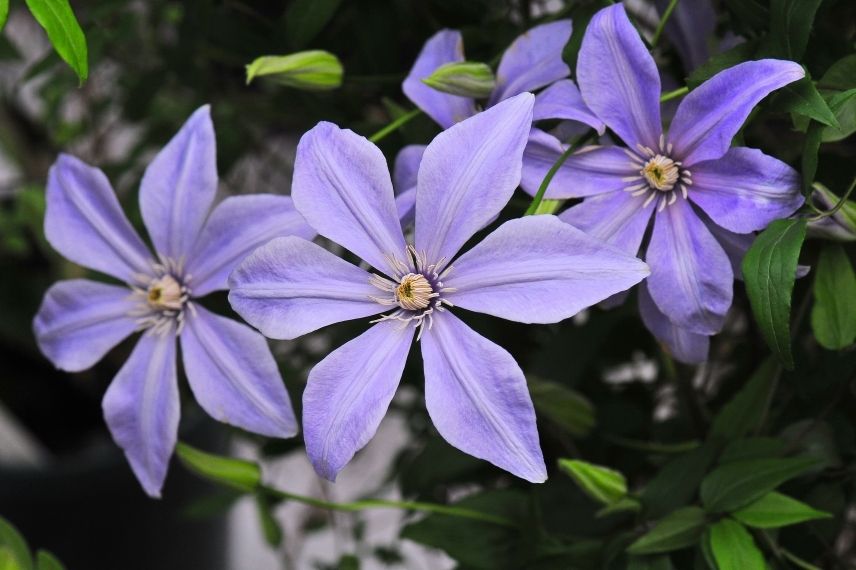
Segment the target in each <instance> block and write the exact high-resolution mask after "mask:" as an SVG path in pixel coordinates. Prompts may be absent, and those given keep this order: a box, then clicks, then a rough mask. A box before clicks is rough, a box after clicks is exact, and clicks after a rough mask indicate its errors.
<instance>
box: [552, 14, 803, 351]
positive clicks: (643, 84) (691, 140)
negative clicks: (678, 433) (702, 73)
mask: <svg viewBox="0 0 856 570" xmlns="http://www.w3.org/2000/svg"><path fill="white" fill-rule="evenodd" d="M803 76H804V72H803V69H802V68H801V67H800V66H799V65H797V64H796V63H793V62H789V61H780V60H773V59H765V60H760V61H749V62H745V63H742V64H739V65H736V66H734V67H732V68H730V69H726V70H725V71H722V72H720V73H718V74H717V75H715V76H714V77H712V78H711V79H709V80H708V81H706V82H705V83H703V84H702V85H700V86H699V87H698V88H696V89H695V90H693V91H692V92H691V93H689V95H687V96H686V98H685V99H684V100H683V101H682V102H681V104H680V106H679V107H678V110H677V113H676V114H675V118H674V120H673V121H672V123H671V126H670V128H669V131H668V132H664V131H663V129H662V125H661V122H660V106H659V96H660V78H659V74H658V72H657V68H656V65H655V64H654V60H653V59H652V58H651V56H650V54H649V53H648V52H647V50H646V49H645V46H644V44H643V43H642V40H641V39H640V38H639V36H638V34H637V33H636V31H635V29H634V28H633V26H632V24H631V23H630V21H629V20H628V18H627V15H626V14H625V12H624V8H623V7H622V6H621V5H615V6H612V7H609V8H605V9H603V10H601V11H600V12H598V13H597V14H596V15H595V16H594V18H593V19H592V21H591V23H590V24H589V27H588V29H587V30H586V34H585V37H584V38H583V43H582V48H581V49H580V55H579V64H578V67H577V77H578V81H579V85H580V90H581V92H582V96H583V99H584V100H585V102H586V103H587V104H588V106H589V107H590V108H591V109H592V110H593V111H594V112H595V113H596V114H597V115H598V116H599V117H600V118H601V119H602V120H603V121H604V123H606V125H607V126H608V127H609V128H610V129H612V131H613V132H614V133H615V134H616V135H617V136H618V137H619V138H620V139H621V140H622V141H624V142H625V143H626V144H627V147H626V148H622V147H617V146H593V147H588V148H584V149H582V150H581V151H580V152H578V153H575V154H574V155H572V156H571V157H570V158H569V159H568V161H567V162H566V163H565V169H566V172H567V174H568V178H566V179H567V180H575V183H574V184H573V185H572V184H557V185H556V186H552V185H551V187H550V190H548V192H547V196H548V197H551V198H571V197H586V199H585V200H584V201H583V202H582V203H580V204H578V205H576V206H574V207H572V208H570V209H569V210H567V211H566V212H564V213H563V214H562V215H561V216H560V217H561V219H562V220H564V221H566V222H568V223H569V224H572V225H574V226H575V227H577V228H579V229H581V230H583V231H585V232H587V233H589V234H591V235H592V236H595V237H598V238H601V239H604V240H607V241H608V242H609V243H611V244H613V245H616V246H617V247H619V248H621V249H623V250H624V251H627V252H628V253H636V252H638V251H639V250H640V246H641V245H642V242H643V237H644V235H645V233H646V231H647V229H648V227H649V225H651V222H652V219H653V231H652V232H651V237H650V241H649V242H648V245H647V248H646V251H645V259H646V261H647V262H648V264H649V265H650V267H651V276H650V278H649V279H648V280H647V281H646V283H645V284H644V285H643V286H642V287H641V288H640V309H641V313H642V318H643V320H644V321H645V324H646V325H647V327H648V328H649V329H650V330H651V331H652V332H653V333H654V335H655V336H656V337H657V338H658V339H659V340H660V341H662V342H664V343H665V344H666V345H667V346H668V347H669V348H670V349H671V351H672V352H673V354H674V356H675V357H676V358H678V359H679V360H682V361H685V362H700V361H703V360H705V359H706V357H707V352H708V341H709V339H708V337H709V336H710V335H713V334H715V333H717V332H718V331H719V330H720V328H721V327H722V324H723V321H724V318H725V314H726V312H727V311H728V309H729V307H730V306H731V301H732V287H733V279H734V277H735V276H738V277H739V273H738V271H739V266H740V261H741V259H742V256H743V253H745V251H746V249H747V248H748V247H749V244H750V243H751V240H752V237H753V234H752V232H755V231H758V230H762V229H764V228H765V227H766V226H767V224H769V223H770V222H771V221H773V220H776V219H778V218H783V217H786V216H788V215H790V214H792V213H793V212H794V211H796V210H797V209H798V208H799V207H800V206H801V205H802V203H803V198H802V196H801V195H800V192H799V180H798V176H797V173H796V172H795V171H794V170H793V169H792V168H790V167H789V166H788V165H786V164H784V163H783V162H781V161H779V160H777V159H775V158H773V157H770V156H767V155H766V154H764V153H762V152H761V151H759V150H755V149H751V148H743V147H735V148H730V145H731V140H732V139H733V138H734V135H735V134H736V133H737V131H738V130H739V129H740V127H741V125H742V124H743V122H744V121H745V119H746V117H747V116H748V115H749V113H750V112H751V110H752V109H753V107H754V106H755V105H756V104H757V103H758V102H759V101H761V99H763V98H764V97H765V96H767V95H768V94H769V93H770V92H772V91H774V90H775V89H778V88H780V87H782V86H784V85H787V84H789V83H791V82H793V81H797V80H798V79H800V78H802V77H803ZM553 144H554V146H556V147H557V148H555V149H554V151H553V158H554V160H555V159H558V157H559V154H558V153H559V152H561V151H562V150H563V148H562V147H561V145H559V143H558V141H555V142H554V143H553Z"/></svg>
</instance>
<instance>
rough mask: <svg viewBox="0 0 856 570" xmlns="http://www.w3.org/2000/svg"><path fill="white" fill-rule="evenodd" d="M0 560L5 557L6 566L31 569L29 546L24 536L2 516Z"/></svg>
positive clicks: (25, 569)
mask: <svg viewBox="0 0 856 570" xmlns="http://www.w3.org/2000/svg"><path fill="white" fill-rule="evenodd" d="M0 553H2V556H0V560H3V559H4V558H5V564H6V566H7V567H8V568H12V569H14V570H33V559H32V557H31V556H30V547H29V546H27V541H25V540H24V537H23V536H21V534H20V533H19V532H18V531H17V530H16V529H15V527H13V526H12V524H11V523H9V522H8V521H7V520H6V519H4V518H3V517H0Z"/></svg>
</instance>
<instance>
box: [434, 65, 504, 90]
mask: <svg viewBox="0 0 856 570" xmlns="http://www.w3.org/2000/svg"><path fill="white" fill-rule="evenodd" d="M422 82H423V83H424V84H425V85H428V86H429V87H432V88H434V89H436V90H437V91H442V92H443V93H450V94H452V95H461V96H462V97H473V98H475V99H483V98H486V97H489V96H490V94H491V92H492V91H493V88H494V87H495V86H496V79H495V78H494V76H493V71H491V69H490V67H489V66H488V65H487V64H485V63H480V62H477V61H455V62H451V63H447V64H445V65H441V66H440V67H438V68H437V69H435V70H434V73H432V74H431V75H429V76H428V77H426V78H424V79H423V80H422Z"/></svg>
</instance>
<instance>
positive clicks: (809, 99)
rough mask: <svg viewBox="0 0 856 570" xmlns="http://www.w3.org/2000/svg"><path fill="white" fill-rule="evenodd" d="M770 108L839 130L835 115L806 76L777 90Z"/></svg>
mask: <svg viewBox="0 0 856 570" xmlns="http://www.w3.org/2000/svg"><path fill="white" fill-rule="evenodd" d="M772 107H773V108H775V109H776V110H779V111H782V112H784V113H796V114H798V115H802V116H804V117H808V118H809V119H814V120H815V121H817V122H819V123H823V124H824V125H827V126H829V127H833V128H839V124H838V119H837V118H836V117H835V113H833V112H832V109H830V108H829V105H828V104H827V102H826V100H825V99H824V98H823V97H822V96H821V95H820V93H819V92H818V91H817V87H815V85H814V82H813V81H812V80H811V77H809V76H808V75H806V76H805V77H803V78H802V79H800V80H799V81H796V82H794V83H790V84H788V85H785V86H784V87H782V88H781V89H779V91H778V92H777V93H776V96H775V98H774V100H773V104H772Z"/></svg>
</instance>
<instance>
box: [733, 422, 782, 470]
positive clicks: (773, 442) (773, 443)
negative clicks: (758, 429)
mask: <svg viewBox="0 0 856 570" xmlns="http://www.w3.org/2000/svg"><path fill="white" fill-rule="evenodd" d="M756 415H757V414H756ZM786 448H787V443H785V442H784V441H782V440H781V439H779V438H777V437H747V438H745V439H738V440H736V441H732V442H731V443H729V444H728V445H727V446H726V447H725V449H723V450H722V454H721V455H720V456H719V463H720V464H721V465H725V464H726V463H733V462H735V461H743V460H745V459H769V458H776V457H781V456H783V455H784V454H785V449H786Z"/></svg>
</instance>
